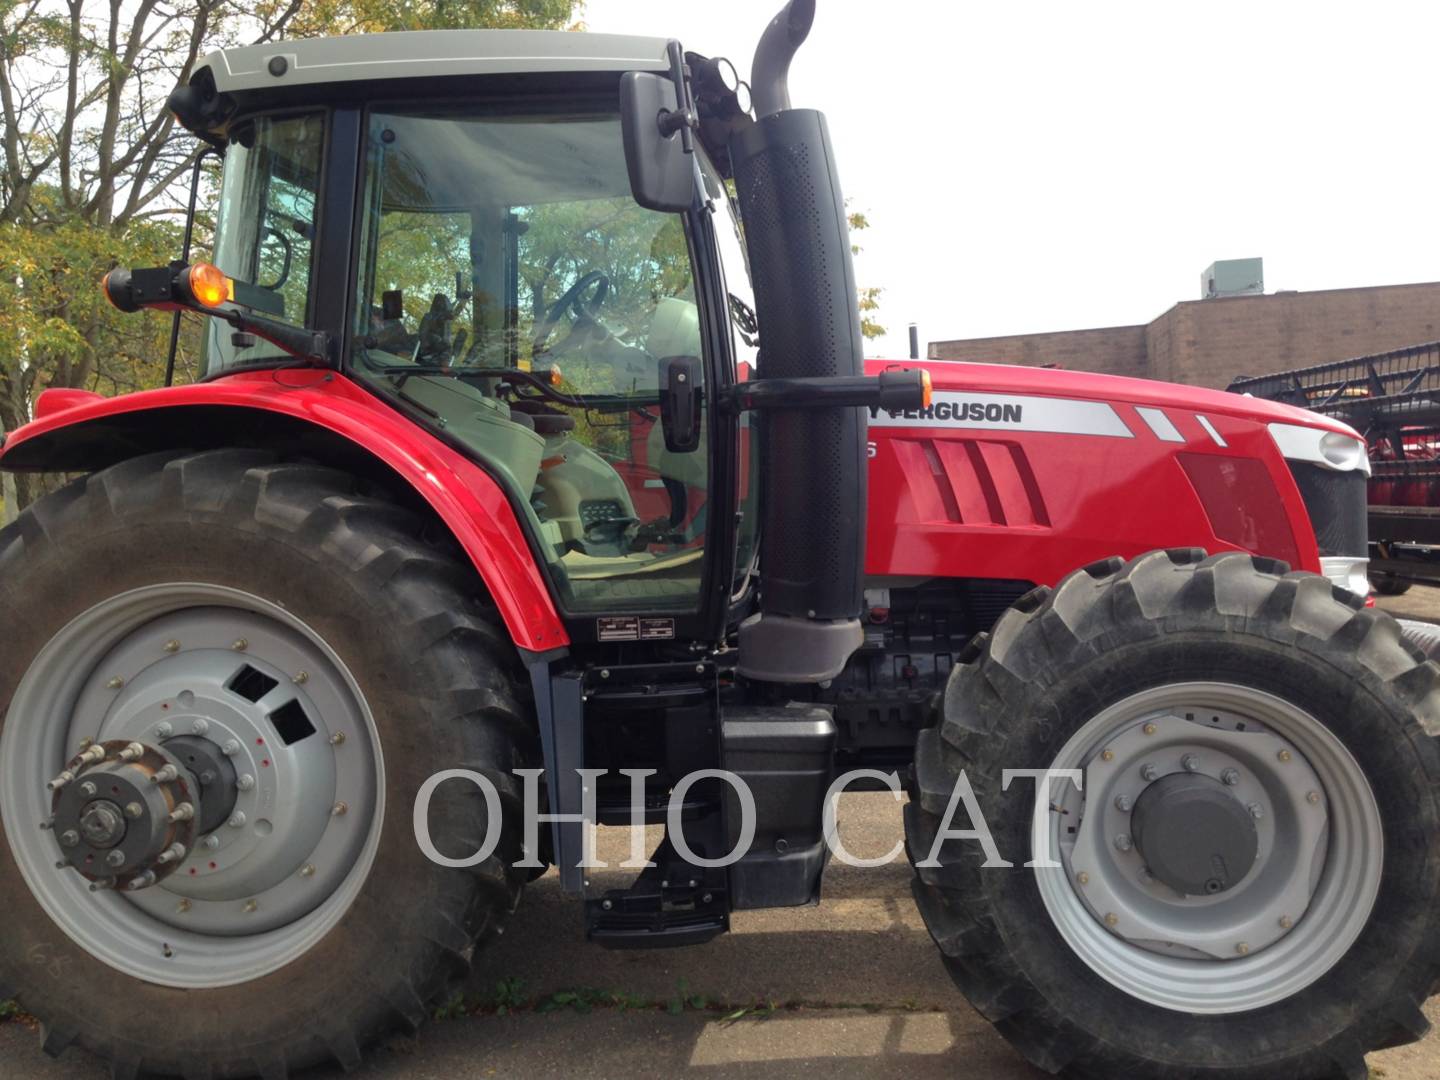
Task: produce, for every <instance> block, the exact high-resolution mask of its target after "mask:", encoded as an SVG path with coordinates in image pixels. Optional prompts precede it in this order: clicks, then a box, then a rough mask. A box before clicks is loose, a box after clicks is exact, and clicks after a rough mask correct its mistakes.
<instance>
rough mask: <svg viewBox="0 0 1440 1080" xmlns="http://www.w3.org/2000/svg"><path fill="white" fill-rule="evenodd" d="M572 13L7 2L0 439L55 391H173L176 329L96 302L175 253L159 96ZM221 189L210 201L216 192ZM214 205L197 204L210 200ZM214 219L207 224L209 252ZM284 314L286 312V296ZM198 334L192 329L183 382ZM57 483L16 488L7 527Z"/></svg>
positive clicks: (0, 35)
mask: <svg viewBox="0 0 1440 1080" xmlns="http://www.w3.org/2000/svg"><path fill="white" fill-rule="evenodd" d="M577 6H578V4H577V2H576V0H385V2H383V3H382V2H378V0H256V2H253V3H249V4H225V3H217V2H215V0H174V2H173V3H168V4H163V5H162V4H155V3H151V2H148V0H147V2H145V3H141V4H124V5H122V4H118V3H116V4H110V5H101V4H82V3H78V2H62V0H24V2H16V0H0V430H4V431H9V430H13V429H14V428H16V427H18V426H20V425H21V424H24V423H25V422H27V421H28V420H29V419H30V417H31V416H32V414H33V409H34V403H35V399H36V397H38V396H39V394H40V393H41V392H43V391H44V390H45V389H47V388H49V387H67V388H80V389H89V390H98V391H100V392H102V393H120V392H125V391H131V390H139V389H146V388H151V387H154V386H157V385H159V384H160V382H161V381H162V379H163V376H164V365H165V357H166V354H167V352H168V346H169V335H170V321H171V320H170V317H169V316H168V315H162V314H157V313H148V314H145V315H130V316H122V315H120V313H119V312H117V311H115V310H114V309H113V308H111V307H109V305H108V304H106V303H105V301H104V300H103V298H102V296H101V292H100V289H99V283H100V279H101V277H102V276H103V275H104V274H105V273H106V272H107V271H108V270H110V269H111V268H112V267H115V266H156V265H161V264H163V263H166V262H168V261H170V260H171V259H173V258H175V257H176V256H177V255H178V254H179V252H180V230H181V225H182V219H183V208H184V203H185V198H186V195H187V182H188V179H189V176H190V173H191V170H192V168H193V163H194V161H195V158H196V156H197V154H198V152H199V149H200V147H199V144H198V143H197V141H196V140H195V139H193V138H192V137H190V136H189V135H188V134H187V133H185V132H183V131H182V130H180V129H178V128H177V126H176V124H175V121H174V118H173V117H172V116H171V115H170V114H169V112H168V111H167V110H166V109H165V107H164V102H165V98H166V96H167V95H168V94H169V92H170V91H171V89H173V88H174V87H175V86H176V85H177V84H180V83H183V82H185V81H186V80H188V78H189V76H190V72H191V71H192V70H193V68H194V65H195V63H196V62H197V60H198V58H199V57H200V56H202V55H204V54H205V53H206V52H208V51H210V50H212V49H215V48H220V47H224V46H231V45H245V44H254V43H258V42H265V41H273V40H276V39H278V38H281V37H286V36H288V37H306V36H314V35H319V34H342V33H363V32H375V31H383V30H416V29H436V28H445V27H486V26H489V27H503V28H509V29H515V28H523V27H531V28H547V29H563V28H566V27H569V26H572V25H574V17H575V11H576V8H577ZM208 171H210V172H211V173H212V178H211V180H210V181H209V182H208V184H207V190H208V191H209V193H210V194H213V190H214V183H213V169H210V170H208ZM202 201H204V200H202ZM210 225H211V222H210V220H209V217H208V215H206V214H204V213H202V214H201V215H200V219H199V221H198V222H197V240H198V242H199V243H200V245H201V248H202V249H203V247H204V244H205V240H206V238H207V237H208V235H209V232H210ZM287 299H289V298H287ZM200 336H201V323H200V320H199V319H191V318H189V317H187V319H186V322H185V325H184V332H183V333H182V336H181V339H180V343H181V349H180V353H179V358H178V359H179V363H178V371H179V375H180V377H181V379H182V380H183V379H185V378H187V377H189V376H193V374H194V373H195V371H196V356H197V353H198V345H199V340H200ZM46 483H49V481H47V480H43V479H41V478H36V477H31V476H17V477H15V478H14V479H13V480H12V481H10V482H8V483H7V485H6V491H7V493H8V492H9V490H10V487H11V486H12V485H13V487H14V489H15V497H14V498H13V499H10V500H7V504H6V506H5V512H6V514H9V515H13V514H14V513H15V512H17V511H18V510H20V509H23V508H24V507H25V506H26V505H27V504H28V503H29V502H31V501H33V499H34V498H35V497H36V496H37V495H39V494H41V493H42V491H43V486H44V485H45V484H46Z"/></svg>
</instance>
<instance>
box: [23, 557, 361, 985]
mask: <svg viewBox="0 0 1440 1080" xmlns="http://www.w3.org/2000/svg"><path fill="white" fill-rule="evenodd" d="M272 684H273V685H272ZM252 698H253V700H252ZM195 733H199V734H200V735H202V736H203V737H204V738H207V739H212V740H214V742H215V743H216V745H217V746H218V745H224V746H225V750H226V754H227V757H228V758H229V760H230V761H231V762H233V763H234V765H235V773H236V775H237V778H238V779H237V788H242V787H243V790H238V791H237V795H236V805H235V811H234V812H233V813H232V814H231V815H230V816H229V818H228V819H227V821H226V822H225V824H222V825H220V826H219V827H218V828H216V829H214V830H213V832H212V833H211V834H209V837H210V840H209V842H208V843H199V844H196V845H195V847H194V850H193V851H191V852H189V853H188V855H187V858H186V860H185V861H184V862H183V863H182V864H181V866H180V869H179V870H178V871H176V872H175V873H174V874H173V875H172V876H171V877H168V878H166V879H164V880H162V881H161V882H160V883H159V884H157V885H154V886H151V887H150V888H147V889H143V890H141V891H138V892H133V893H124V894H119V893H114V892H99V893H96V892H92V891H91V889H90V887H89V883H88V882H87V881H86V879H85V878H83V877H81V875H80V874H79V873H77V872H76V871H75V870H73V869H65V870H61V869H58V868H57V866H56V860H57V854H58V853H59V851H60V849H59V848H58V846H57V843H56V840H55V838H54V837H53V836H52V834H51V833H50V832H49V831H45V830H44V829H42V828H41V822H43V821H45V820H47V818H48V815H49V808H50V792H49V791H48V790H46V786H45V784H46V780H47V779H48V778H49V777H51V776H54V775H55V774H56V773H58V772H59V771H60V769H61V768H62V767H63V766H64V764H65V762H66V761H67V760H69V759H70V758H71V757H72V756H73V754H74V753H75V752H76V749H77V746H79V745H80V744H81V739H82V738H91V739H95V740H97V741H100V742H105V741H111V742H113V741H114V740H126V739H134V740H145V741H147V742H152V743H162V740H163V739H165V738H169V737H172V736H179V735H182V734H183V735H192V734H195ZM162 745H163V743H162ZM383 781H384V764H383V758H382V755H381V751H380V741H379V736H378V732H377V730H376V727H375V723H374V718H373V716H372V715H371V712H370V709H369V706H368V704H367V702H366V700H365V697H364V695H363V694H362V692H361V691H360V688H359V685H358V683H357V682H356V680H355V679H354V677H353V676H352V675H351V674H350V672H349V671H348V669H347V668H346V667H345V665H344V663H343V662H342V661H341V660H340V658H339V656H338V655H337V654H336V653H335V652H334V650H333V649H332V648H331V647H330V646H329V645H328V644H327V643H326V642H325V640H324V639H323V638H322V637H321V636H320V635H319V634H318V633H317V632H316V631H315V630H314V629H312V628H311V627H310V626H308V625H307V624H306V623H305V622H303V621H302V620H300V619H298V618H297V617H295V616H294V615H292V614H291V613H289V612H287V611H285V610H284V609H283V608H281V607H280V606H278V605H276V604H273V603H271V602H269V601H266V600H263V599H261V598H259V597H256V596H254V595H251V594H249V593H246V592H242V591H240V590H235V589H230V588H226V587H222V586H216V585H209V584H198V583H175V584H166V585H156V586H148V587H145V588H140V589H135V590H132V591H130V592H126V593H124V594H121V595H119V596H116V597H113V598H111V599H109V600H106V601H104V602H102V603H100V604H98V605H96V606H95V607H93V608H91V609H89V610H88V611H86V612H84V613H83V614H81V615H79V616H77V617H76V618H74V619H73V620H71V621H70V623H69V624H68V625H67V626H66V627H65V628H64V629H62V630H61V631H60V632H59V633H58V634H57V635H56V636H55V637H54V638H53V639H52V640H51V641H50V642H49V643H47V644H46V645H45V646H44V648H42V649H41V650H40V652H39V654H38V655H37V657H36V658H35V660H34V662H33V663H32V664H31V665H30V668H29V669H28V670H27V671H26V673H25V675H24V676H23V677H22V678H21V680H20V684H19V686H18V687H17V688H16V692H15V694H14V697H13V698H12V702H11V706H10V709H9V712H8V715H7V718H6V723H5V728H4V731H3V733H0V816H3V823H4V827H5V833H6V838H7V840H8V841H9V844H10V848H11V851H12V853H13V855H14V858H15V861H16V863H17V865H18V866H19V868H20V871H21V874H22V875H23V877H24V878H25V881H26V884H27V885H28V886H29V888H30V890H31V892H32V894H33V895H34V896H35V898H36V900H37V902H38V903H39V904H40V905H41V907H42V908H44V909H45V911H46V912H47V914H49V916H50V917H51V918H52V919H53V920H54V921H55V923H56V924H57V925H58V926H59V927H60V928H61V929H62V930H63V931H64V932H65V934H66V935H67V936H68V937H69V938H70V939H71V940H72V941H74V942H75V943H76V944H77V945H79V946H80V947H81V948H82V949H84V950H85V951H86V952H87V953H89V954H90V955H91V956H93V957H95V958H96V959H98V960H100V961H102V962H103V963H106V964H108V965H109V966H110V967H113V968H115V969H117V970H119V971H121V972H124V973H125V974H127V975H131V976H133V977H136V978H139V979H142V980H144V981H146V982H151V983H155V984H157V985H162V986H174V987H183V988H187V989H201V988H211V987H221V986H230V985H235V984H238V983H243V982H247V981H250V980H252V979H256V978H259V977H261V976H263V975H266V974H269V973H270V972H273V971H275V970H277V969H279V968H281V967H283V966H285V965H286V964H288V963H290V962H291V961H293V960H294V959H296V958H297V957H298V956H300V955H302V954H303V953H304V952H306V951H308V950H309V949H310V948H312V947H313V946H314V945H315V944H316V943H318V942H319V941H320V940H321V939H322V938H323V937H324V936H325V935H326V934H327V933H328V932H329V931H330V930H331V929H332V928H333V927H334V926H335V925H336V924H337V923H338V922H339V920H340V919H341V917H342V916H343V915H344V914H345V912H346V911H347V910H348V909H349V907H350V906H351V904H352V903H353V902H354V900H355V898H356V896H358V895H359V892H360V890H361V888H362V887H363V885H364V883H365V881H366V879H367V878H368V876H369V873H370V870H371V867H372V865H373V863H374V859H375V853H376V850H377V848H378V846H379V837H380V826H381V822H382V821H383V817H384V782H383Z"/></svg>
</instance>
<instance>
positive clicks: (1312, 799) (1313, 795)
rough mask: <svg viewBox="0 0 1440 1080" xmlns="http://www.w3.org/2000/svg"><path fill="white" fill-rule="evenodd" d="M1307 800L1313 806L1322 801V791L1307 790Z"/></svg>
mask: <svg viewBox="0 0 1440 1080" xmlns="http://www.w3.org/2000/svg"><path fill="white" fill-rule="evenodd" d="M1305 801H1306V802H1308V803H1310V804H1311V805H1312V806H1313V805H1315V804H1316V803H1318V802H1319V801H1320V793H1319V792H1318V791H1307V792H1306V793H1305Z"/></svg>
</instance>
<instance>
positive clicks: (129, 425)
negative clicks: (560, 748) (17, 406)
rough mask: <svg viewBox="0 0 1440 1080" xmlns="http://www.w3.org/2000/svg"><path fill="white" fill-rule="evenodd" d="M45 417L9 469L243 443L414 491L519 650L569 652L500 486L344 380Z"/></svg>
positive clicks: (1, 453) (273, 375) (148, 395)
mask: <svg viewBox="0 0 1440 1080" xmlns="http://www.w3.org/2000/svg"><path fill="white" fill-rule="evenodd" d="M52 395H53V396H52ZM36 414H37V417H38V419H36V420H35V421H34V422H33V423H30V424H27V425H26V426H24V427H22V428H19V429H18V430H16V431H13V432H11V433H9V435H8V436H6V437H5V438H4V443H3V446H0V469H4V470H9V471H16V472H93V471H94V470H96V469H101V468H104V467H106V466H107V465H112V464H114V463H115V462H118V461H122V460H124V459H126V458H129V457H134V456H135V455H137V454H143V453H149V452H151V451H155V450H164V449H167V448H177V449H181V448H183V449H197V450H199V449H207V448H211V447H216V446H236V445H238V446H257V447H263V448H266V449H273V450H277V451H279V452H282V453H285V452H296V453H302V454H304V455H305V456H307V457H311V458H315V459H318V460H321V461H324V462H326V463H327V464H332V465H335V466H336V467H338V468H343V469H346V470H347V471H351V472H355V473H358V474H360V475H365V476H370V477H372V478H376V479H387V480H390V481H391V482H395V481H398V482H400V483H403V484H404V485H406V487H407V488H409V489H410V490H412V491H413V492H414V493H415V495H416V496H417V497H418V498H419V499H420V500H421V501H423V503H424V504H425V505H427V506H428V507H429V508H430V509H431V510H432V511H433V512H434V514H435V515H436V516H437V517H438V518H439V519H440V521H441V522H442V523H443V524H444V526H445V528H446V529H448V530H449V532H450V534H451V535H452V536H453V537H454V539H455V542H456V543H457V544H459V545H460V547H461V548H462V549H463V550H464V551H465V553H466V555H467V556H468V557H469V558H470V560H471V562H472V563H473V564H474V566H475V570H476V572H477V573H478V574H479V575H480V578H481V580H482V581H483V582H484V583H485V586H486V588H487V589H488V590H489V592H490V595H491V597H492V598H493V599H494V601H495V604H496V606H497V608H498V609H499V612H500V615H501V617H502V618H503V619H504V621H505V625H506V627H507V628H508V629H509V631H510V637H511V639H512V640H513V641H514V643H515V645H516V646H517V647H519V648H521V649H526V650H530V651H532V652H545V651H549V650H552V649H557V648H560V647H563V646H565V645H567V644H569V638H568V636H567V634H566V632H565V626H564V623H563V622H562V621H561V619H560V616H559V613H558V612H557V610H556V608H555V604H554V601H553V599H552V598H551V595H550V592H549V589H548V587H547V585H546V583H545V580H544V577H543V576H542V574H541V572H540V569H539V566H538V565H537V562H536V557H535V555H534V554H533V553H532V551H531V549H530V546H529V543H528V542H527V540H526V537H525V533H524V531H523V530H522V528H521V525H520V522H519V520H518V519H517V518H516V515H515V511H514V509H513V508H512V507H511V504H510V501H509V499H508V498H507V497H506V494H505V492H504V490H503V489H502V488H501V487H500V485H499V483H498V482H497V481H496V480H495V479H494V478H493V477H492V476H491V475H490V474H489V473H487V472H486V471H485V470H484V469H483V468H481V467H480V466H479V465H477V464H476V463H475V462H473V461H472V460H470V459H469V458H468V457H467V456H465V455H464V454H462V453H461V452H460V451H459V450H458V449H456V448H453V447H451V446H449V445H448V444H446V443H445V442H443V441H441V440H440V439H439V438H437V437H436V436H434V435H432V434H430V433H429V432H428V431H426V430H425V429H423V428H421V427H420V426H419V425H418V424H416V423H415V422H413V421H411V420H409V419H408V418H407V417H405V416H404V415H403V414H402V413H401V412H399V411H398V410H396V409H394V408H392V407H391V406H389V405H387V404H386V403H385V402H383V401H381V400H380V399H379V398H377V397H376V396H375V395H373V394H371V393H369V392H368V391H366V390H364V389H362V388H361V387H360V386H358V385H356V384H355V383H353V382H351V381H350V380H348V379H346V378H344V377H343V376H340V375H337V374H335V373H333V372H324V371H299V370H282V371H264V372H253V373H246V374H242V375H233V376H231V377H229V378H226V379H221V380H217V381H214V382H207V383H198V384H196V385H193V386H183V387H174V388H171V389H166V390H151V391H144V392H141V393H136V394H128V395H125V396H123V397H118V398H100V397H95V396H92V395H87V394H81V393H75V392H73V391H58V392H57V391H47V392H46V393H45V394H42V395H41V399H40V401H39V402H38V403H37V408H36ZM387 474H388V475H387Z"/></svg>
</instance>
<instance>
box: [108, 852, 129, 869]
mask: <svg viewBox="0 0 1440 1080" xmlns="http://www.w3.org/2000/svg"><path fill="white" fill-rule="evenodd" d="M105 865H106V866H113V867H115V868H116V869H119V868H120V867H122V866H124V865H125V853H124V852H123V851H121V850H120V849H119V848H115V849H114V850H113V851H111V852H110V854H109V855H106V856H105Z"/></svg>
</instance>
